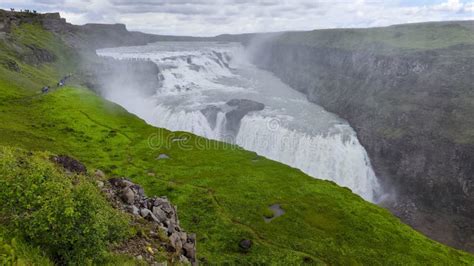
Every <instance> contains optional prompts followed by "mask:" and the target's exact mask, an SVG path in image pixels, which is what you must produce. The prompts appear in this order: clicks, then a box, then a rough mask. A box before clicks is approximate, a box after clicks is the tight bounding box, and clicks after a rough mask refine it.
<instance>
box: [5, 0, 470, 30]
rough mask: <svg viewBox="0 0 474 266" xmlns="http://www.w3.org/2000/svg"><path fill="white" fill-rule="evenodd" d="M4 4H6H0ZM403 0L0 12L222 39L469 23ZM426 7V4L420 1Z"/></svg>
mask: <svg viewBox="0 0 474 266" xmlns="http://www.w3.org/2000/svg"><path fill="white" fill-rule="evenodd" d="M3 2H5V3H3ZM403 2H405V1H402V0H389V1H381V0H332V1H330V0H2V2H1V3H0V8H9V7H16V8H17V9H19V8H28V9H36V10H39V11H48V12H51V11H60V12H61V14H62V15H63V16H64V17H65V18H66V19H67V20H68V21H70V22H72V23H75V24H84V23H87V22H96V23H125V24H127V26H128V28H129V29H131V30H141V31H146V32H151V33H158V34H175V35H200V36H211V35H217V34H222V33H242V32H257V31H284V30H311V29H316V28H337V27H371V26H385V25H390V24H398V23H408V22H420V21H433V20H459V19H474V15H473V14H474V2H473V1H472V0H470V1H461V0H445V1H444V2H442V3H439V2H438V3H433V4H423V5H421V4H420V5H416V4H415V3H416V2H417V1H416V0H415V1H413V2H412V4H410V6H406V5H403ZM423 2H424V3H426V1H423Z"/></svg>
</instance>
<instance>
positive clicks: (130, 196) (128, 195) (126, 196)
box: [122, 187, 135, 204]
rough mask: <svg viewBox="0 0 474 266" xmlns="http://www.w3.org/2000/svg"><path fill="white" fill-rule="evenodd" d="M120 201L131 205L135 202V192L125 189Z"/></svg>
mask: <svg viewBox="0 0 474 266" xmlns="http://www.w3.org/2000/svg"><path fill="white" fill-rule="evenodd" d="M122 200H123V201H124V202H125V203H128V204H133V203H134V202H135V192H133V190H132V189H131V188H129V187H126V188H125V189H124V190H123V192H122Z"/></svg>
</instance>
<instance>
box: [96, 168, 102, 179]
mask: <svg viewBox="0 0 474 266" xmlns="http://www.w3.org/2000/svg"><path fill="white" fill-rule="evenodd" d="M94 175H95V176H96V177H98V178H101V179H103V178H105V174H104V172H102V171H101V170H99V169H97V170H95V172H94Z"/></svg>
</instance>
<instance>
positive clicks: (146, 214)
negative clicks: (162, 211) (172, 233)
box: [140, 208, 160, 223]
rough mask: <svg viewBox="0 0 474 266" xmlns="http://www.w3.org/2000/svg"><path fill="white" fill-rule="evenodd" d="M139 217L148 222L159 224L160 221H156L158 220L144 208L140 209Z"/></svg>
mask: <svg viewBox="0 0 474 266" xmlns="http://www.w3.org/2000/svg"><path fill="white" fill-rule="evenodd" d="M140 215H141V216H142V217H143V218H145V219H148V220H151V221H155V222H157V223H159V222H160V221H159V220H158V218H156V216H155V215H153V213H152V212H151V211H150V210H149V209H146V208H142V209H140Z"/></svg>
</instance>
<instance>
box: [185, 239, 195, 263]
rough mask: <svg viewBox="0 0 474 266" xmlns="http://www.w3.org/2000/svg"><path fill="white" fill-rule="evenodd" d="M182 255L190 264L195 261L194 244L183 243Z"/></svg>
mask: <svg viewBox="0 0 474 266" xmlns="http://www.w3.org/2000/svg"><path fill="white" fill-rule="evenodd" d="M183 250H184V255H185V256H186V257H188V258H189V259H190V260H191V262H193V261H195V259H196V246H195V244H194V243H191V242H185V243H184V244H183Z"/></svg>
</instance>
